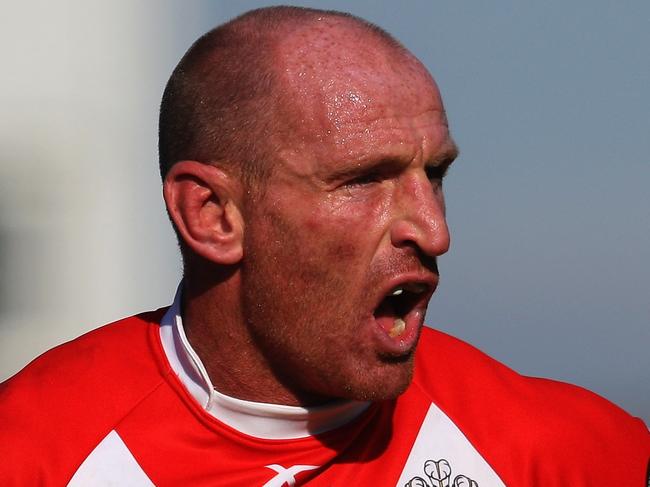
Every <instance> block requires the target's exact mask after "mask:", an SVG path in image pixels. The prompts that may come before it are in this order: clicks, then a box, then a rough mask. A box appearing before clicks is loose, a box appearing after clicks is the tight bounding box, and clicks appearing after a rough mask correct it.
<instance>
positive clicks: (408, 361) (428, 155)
mask: <svg viewBox="0 0 650 487" xmlns="http://www.w3.org/2000/svg"><path fill="white" fill-rule="evenodd" d="M298 54H299V53H298ZM294 58H298V59H294V60H288V61H286V65H285V67H284V68H285V69H284V70H283V73H284V75H285V77H286V79H285V82H286V84H287V86H288V87H289V88H288V94H289V95H290V97H291V98H292V99H293V100H295V104H294V106H295V107H296V111H297V116H296V118H295V120H292V122H293V127H292V132H291V134H288V135H287V134H285V135H282V136H281V138H280V143H279V147H280V149H279V150H278V151H277V153H274V154H269V158H270V159H272V160H273V161H274V162H273V164H274V166H273V170H272V172H271V175H270V176H269V179H268V180H267V181H266V184H265V185H264V191H262V192H260V193H258V194H257V197H256V198H253V199H252V200H251V201H250V202H249V203H248V205H247V207H246V208H245V221H246V223H245V225H246V226H245V230H244V232H245V249H244V263H243V269H242V284H243V292H244V303H243V311H244V314H245V317H246V320H247V324H248V326H249V327H250V330H251V333H252V334H253V336H254V338H255V341H256V344H257V347H258V348H259V349H260V350H261V352H262V354H263V355H264V357H265V360H266V361H267V362H268V363H269V365H270V367H271V369H272V371H273V374H274V375H275V376H276V377H277V378H278V379H279V380H280V381H281V382H282V383H284V384H285V385H286V386H287V387H289V388H290V389H291V390H292V391H293V393H294V394H296V395H297V396H298V397H301V398H302V399H303V400H305V401H314V402H315V401H318V400H322V399H324V398H333V397H334V398H337V397H344V398H354V399H360V400H376V399H383V398H389V397H395V396H396V395H398V394H400V393H401V392H403V391H404V389H405V388H406V387H407V386H408V384H409V382H410V380H411V376H412V368H413V353H414V350H415V346H416V344H417V340H418V336H419V332H420V329H421V327H422V325H423V320H424V315H425V312H426V306H427V303H428V301H429V298H430V296H431V294H432V293H433V291H434V289H435V287H436V285H437V282H438V271H437V267H436V260H435V258H436V256H438V255H440V254H442V253H444V252H445V251H446V250H447V248H448V246H449V233H448V229H447V225H446V222H445V216H444V201H443V194H442V187H441V177H442V175H443V173H444V170H445V169H446V168H447V166H448V165H449V163H450V162H451V160H453V158H454V157H455V146H454V144H453V142H452V141H451V139H450V136H449V133H448V128H447V121H446V118H445V114H444V110H443V107H442V102H441V100H440V97H439V94H438V91H437V88H436V87H435V85H434V83H433V81H432V80H431V78H430V77H429V76H428V74H427V73H426V72H425V71H424V69H423V68H422V67H421V66H420V65H419V64H418V63H417V62H416V61H415V60H413V59H410V58H406V57H400V59H399V60H396V59H390V58H386V59H383V58H382V59H379V60H377V59H371V60H369V61H368V60H362V61H361V62H359V63H354V62H352V63H350V62H349V60H348V61H347V62H344V61H345V60H340V61H341V62H339V63H338V64H337V63H336V60H335V61H332V60H329V61H328V62H326V63H321V64H318V63H317V64H316V65H314V64H308V65H306V64H305V61H304V58H301V56H299V55H298V56H294ZM332 63H334V64H335V66H332V65H331V64H332ZM323 64H326V65H323Z"/></svg>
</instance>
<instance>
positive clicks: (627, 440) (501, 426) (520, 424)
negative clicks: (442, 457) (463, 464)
mask: <svg viewBox="0 0 650 487" xmlns="http://www.w3.org/2000/svg"><path fill="white" fill-rule="evenodd" d="M414 385H415V386H416V387H418V388H419V389H421V390H422V391H423V392H424V393H426V394H428V395H429V396H430V397H431V400H432V401H433V402H435V403H436V404H437V405H438V406H439V407H440V408H441V409H442V410H443V411H444V412H445V414H447V415H448V416H449V417H450V419H451V420H452V421H453V422H454V423H455V424H456V425H457V426H458V427H459V428H460V429H461V430H462V431H463V433H464V434H465V435H466V436H467V438H468V439H469V440H470V441H471V442H472V443H473V444H474V445H475V447H477V449H479V450H484V451H486V452H487V453H486V454H487V455H488V456H489V457H491V458H492V459H493V462H494V463H497V464H498V463H502V464H504V465H505V464H509V463H510V462H511V460H509V459H511V458H512V456H513V452H517V455H520V456H521V458H520V459H521V460H523V459H525V458H526V459H527V461H534V462H546V466H545V467H543V468H544V469H546V470H548V469H549V468H555V469H559V468H560V467H561V466H563V467H562V468H568V466H572V468H573V467H576V468H578V469H579V470H584V468H586V466H587V465H591V464H593V463H594V462H596V463H598V462H602V463H601V466H599V467H597V468H596V470H598V469H600V468H605V465H615V466H616V468H618V469H619V470H621V471H625V470H626V469H628V470H629V471H635V472H639V473H638V476H639V478H640V477H641V476H642V475H644V473H641V470H643V472H645V468H646V466H647V462H648V456H649V455H650V434H649V433H648V429H647V428H646V426H645V425H644V423H643V422H642V421H641V420H640V419H638V418H633V417H632V416H630V415H629V414H628V413H626V412H625V411H623V410H622V409H621V408H619V407H618V406H616V405H614V404H613V403H611V402H609V401H608V400H606V399H604V398H602V397H600V396H598V395H597V394H594V393H593V392H590V391H588V390H586V389H583V388H581V387H578V386H574V385H571V384H566V383H562V382H558V381H553V380H548V379H540V378H533V377H526V376H523V375H520V374H518V373H517V372H515V371H513V370H512V369H510V368H508V367H506V366H505V365H503V364H501V363H499V362H498V361H496V360H494V359H493V358H491V357H489V356H487V355H486V354H484V353H483V352H481V351H480V350H478V349H476V348H475V347H473V346H471V345H469V344H467V343H465V342H463V341H461V340H458V339H456V338H454V337H451V336H449V335H446V334H444V333H442V332H439V331H435V330H431V329H425V330H424V331H423V334H422V339H421V342H420V346H419V348H418V352H417V358H416V373H415V378H414ZM549 465H553V467H549ZM563 475H567V473H566V471H563ZM518 480H519V481H521V480H522V479H518ZM527 481H531V479H528V480H527ZM545 481H546V482H548V481H547V480H545ZM506 483H507V484H508V485H510V483H508V482H506ZM513 484H514V485H519V483H518V482H514V480H513ZM639 485H641V480H639Z"/></svg>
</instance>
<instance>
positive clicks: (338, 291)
mask: <svg viewBox="0 0 650 487" xmlns="http://www.w3.org/2000/svg"><path fill="white" fill-rule="evenodd" d="M456 154H457V149H456V147H455V145H454V142H453V140H452V139H451V137H450V134H449V130H448V126H447V121H446V117H445V112H444V108H443V105H442V101H441V99H440V95H439V93H438V90H437V88H436V85H435V83H434V81H433V80H432V79H431V76H430V75H429V74H428V72H427V71H426V69H425V68H424V67H423V66H422V65H421V64H420V62H419V61H418V60H417V59H415V58H414V57H413V56H412V55H411V54H410V53H409V52H408V51H406V50H405V49H404V48H403V47H402V46H401V45H399V44H398V43H397V42H396V41H395V40H394V39H392V38H391V37H390V36H389V35H388V34H386V33H385V32H383V31H381V30H379V29H378V28H376V27H374V26H372V25H369V24H367V23H365V22H364V21H362V20H360V19H356V18H353V17H351V16H347V15H344V14H339V13H334V12H324V11H316V10H308V9H298V8H288V7H276V8H270V9H262V10H257V11H253V12H250V13H248V14H246V15H244V16H242V17H240V18H238V19H235V20H234V21H231V22H229V23H228V24H225V25H223V26H221V27H219V28H217V29H215V30H213V31H211V32H210V33H208V34H206V36H204V37H202V38H201V39H199V40H198V41H197V42H196V43H195V44H194V45H193V46H192V48H191V49H190V50H189V51H188V53H187V54H186V55H185V57H184V58H183V59H182V60H181V62H180V63H179V65H178V67H177V68H176V70H175V71H174V73H173V74H172V77H171V79H170V81H169V83H168V86H167V88H166V90H165V94H164V96H163V102H162V105H161V117H160V166H161V172H162V175H163V180H164V195H165V201H166V204H167V209H168V212H169V215H170V217H171V219H172V221H173V224H174V227H175V229H176V231H177V233H178V235H179V241H180V246H181V251H182V254H183V260H184V280H183V283H182V285H181V286H180V287H179V292H178V294H177V296H176V299H175V301H174V304H173V305H172V306H171V308H169V309H168V310H159V311H157V312H152V313H146V314H143V315H139V316H137V317H132V318H127V319H126V320H122V321H121V322H118V323H114V324H111V325H108V326H106V327H104V328H102V329H99V330H96V331H94V332H91V333H89V334H87V335H85V336H83V337H81V338H79V339H77V340H75V341H73V342H71V343H69V344H66V345H63V346H61V347H58V348H57V349H54V350H52V351H50V352H48V353H46V354H44V355H43V356H42V357H40V358H39V359H37V360H36V361H35V362H34V363H32V364H31V365H30V366H29V367H27V368H26V369H25V370H23V371H22V372H20V373H19V374H18V375H17V376H15V377H14V378H13V379H10V380H9V381H8V382H7V383H5V384H3V386H2V390H1V392H0V401H1V402H0V404H1V406H0V408H1V409H0V418H1V423H0V424H2V438H3V441H2V447H1V450H0V453H1V455H0V458H1V459H2V460H0V461H2V462H3V463H2V467H1V469H0V478H2V479H3V485H30V484H38V485H61V484H69V485H108V484H111V483H112V484H114V485H152V484H153V485H245V486H262V485H264V486H293V485H314V486H318V485H360V486H397V485H399V486H404V485H408V486H430V487H431V486H436V487H438V486H452V485H453V486H456V487H460V486H480V487H485V486H499V485H515V486H520V485H524V486H527V485H544V486H549V485H571V486H575V485H596V484H609V485H613V484H616V485H638V486H642V485H645V484H644V482H646V475H647V473H646V468H647V464H648V457H649V455H650V437H649V435H648V430H647V429H646V427H645V426H644V425H643V423H642V422H641V421H640V420H636V419H634V418H631V417H630V416H628V415H627V414H626V413H625V412H623V411H622V410H620V409H618V408H617V407H616V406H613V405H612V404H610V403H608V402H606V401H605V400H603V399H601V398H598V397H596V396H595V395H593V394H591V393H589V392H587V391H584V390H582V389H579V388H576V387H573V386H568V385H564V384H559V383H555V382H552V381H545V380H540V379H530V378H525V377H522V376H519V375H518V374H516V373H515V372H513V371H510V370H509V369H507V368H506V367H504V366H503V365H501V364H499V363H497V362H495V361H494V360H492V359H490V358H488V357H486V356H485V355H483V354H482V353H480V352H479V351H477V350H475V349H473V348H472V347H470V346H469V345H466V344H464V343H462V342H459V341H458V340H455V339H453V338H451V337H448V336H446V335H444V334H441V333H439V332H435V331H433V330H429V329H424V328H423V319H424V315H425V311H426V306H427V303H428V300H429V298H430V297H431V294H432V293H433V292H434V290H435V287H436V284H437V280H438V271H437V266H436V258H437V256H439V255H441V254H443V253H444V252H445V251H446V250H447V248H448V246H449V232H448V229H447V226H446V222H445V212H444V200H443V194H442V178H443V176H444V173H445V171H446V169H447V168H448V166H449V165H450V164H451V162H452V161H453V159H454V158H455V156H456ZM416 347H417V353H416Z"/></svg>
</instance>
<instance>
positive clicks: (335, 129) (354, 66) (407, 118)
mask: <svg viewBox="0 0 650 487" xmlns="http://www.w3.org/2000/svg"><path fill="white" fill-rule="evenodd" d="M277 52H278V58H277V62H278V66H280V79H281V83H282V84H283V86H284V87H285V90H286V93H285V94H286V95H287V100H288V103H290V105H291V117H290V118H291V120H287V121H286V122H287V124H288V125H290V128H291V130H290V132H291V137H290V139H291V144H287V145H285V147H284V150H285V152H286V151H288V152H297V153H302V156H303V157H302V160H303V161H304V162H303V164H304V165H305V167H304V168H303V169H304V170H305V171H307V170H309V167H307V166H308V165H307V164H306V161H305V160H304V151H303V150H302V149H306V147H307V146H309V151H310V154H312V155H313V156H314V158H315V159H318V160H319V161H320V162H321V163H324V162H323V161H327V160H328V159H329V158H336V157H337V156H340V157H344V158H347V159H351V160H354V159H357V158H359V157H361V158H362V157H365V156H367V155H369V154H366V153H368V152H373V151H374V152H377V151H379V150H381V151H387V152H389V153H390V152H394V151H395V150H397V151H400V150H401V151H402V152H404V151H406V152H408V151H416V150H423V148H422V147H421V146H422V142H423V141H422V138H423V137H424V138H426V139H427V143H428V145H429V146H431V147H433V146H435V145H436V144H437V143H440V144H444V143H446V142H445V140H444V139H445V138H448V133H447V122H446V118H445V114H444V109H443V106H442V101H441V99H440V95H439V93H438V89H437V87H436V85H435V82H434V81H433V79H432V78H431V76H430V75H429V73H428V72H427V71H426V69H425V68H424V67H423V66H422V65H421V64H420V62H419V61H418V60H417V59H415V58H414V57H413V56H412V55H411V54H409V53H408V52H406V51H403V50H401V49H400V48H397V47H393V46H388V45H386V44H385V42H383V41H380V40H378V39H377V38H376V36H374V35H370V34H368V33H367V32H362V31H359V30H358V29H349V28H345V27H341V26H340V25H337V24H334V25H332V24H322V25H317V26H316V27H311V28H309V29H305V30H304V31H301V32H298V33H297V34H294V35H292V36H290V37H288V38H287V39H286V40H284V41H283V42H282V43H281V44H280V48H279V49H278V51H277ZM380 146H381V147H380ZM315 152H316V153H315ZM317 152H321V154H320V156H321V157H317V156H318V155H319V154H317ZM386 156H387V157H390V156H391V154H386ZM296 169H299V168H296Z"/></svg>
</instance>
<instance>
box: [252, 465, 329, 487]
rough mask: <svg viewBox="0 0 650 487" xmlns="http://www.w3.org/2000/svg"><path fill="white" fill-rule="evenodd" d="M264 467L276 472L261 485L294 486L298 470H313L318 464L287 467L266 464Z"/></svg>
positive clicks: (274, 486) (275, 486) (272, 486)
mask: <svg viewBox="0 0 650 487" xmlns="http://www.w3.org/2000/svg"><path fill="white" fill-rule="evenodd" d="M266 468H270V469H271V470H274V471H275V472H277V475H276V476H275V477H273V478H272V479H271V480H269V481H268V482H267V483H265V484H264V485H263V486H262V487H284V486H285V485H287V486H288V487H294V486H295V485H296V474H299V473H300V472H306V471H307V470H314V469H316V468H318V465H294V466H292V467H289V468H284V467H283V466H282V465H277V464H275V463H274V464H273V465H267V466H266Z"/></svg>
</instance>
